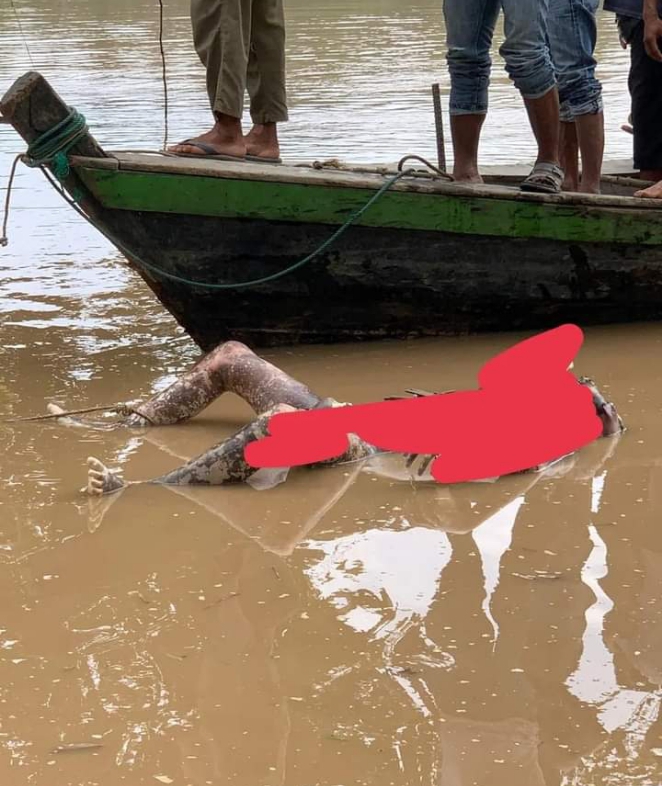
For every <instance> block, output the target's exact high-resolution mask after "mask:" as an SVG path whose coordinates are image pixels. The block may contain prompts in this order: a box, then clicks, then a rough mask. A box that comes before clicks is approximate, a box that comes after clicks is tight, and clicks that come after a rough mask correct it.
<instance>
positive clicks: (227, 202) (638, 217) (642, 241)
mask: <svg viewBox="0 0 662 786" xmlns="http://www.w3.org/2000/svg"><path fill="white" fill-rule="evenodd" d="M77 172H78V173H79V176H80V177H81V179H82V181H83V182H84V183H85V185H86V186H87V188H88V189H89V190H90V191H91V192H92V193H93V194H94V195H95V197H96V198H97V199H98V200H99V202H100V203H101V204H102V205H104V207H106V208H112V209H116V210H122V211H134V212H140V213H144V212H152V213H167V214H171V215H177V216H179V217H180V220H181V221H182V222H185V221H188V220H190V218H191V217H193V216H209V217H215V218H218V219H222V220H228V219H245V220H249V219H252V220H261V221H272V222H274V223H282V222H296V223H302V222H303V223H309V224H317V225H319V224H323V225H328V226H338V225H339V224H342V223H343V222H344V221H345V220H346V219H347V217H348V216H349V215H351V214H352V212H354V211H355V210H357V209H358V208H361V207H362V206H363V205H365V203H366V192H365V190H363V189H359V188H354V189H352V188H336V189H332V188H328V187H327V186H319V185H317V186H314V185H311V184H300V183H273V182H271V183H270V182H262V181H244V180H228V179H222V178H209V177H201V176H195V177H191V176H186V175H184V176H180V175H175V174H165V173H145V172H127V171H123V170H120V171H118V172H113V171H107V170H98V169H88V168H85V169H78V170H77ZM357 224H358V225H359V226H366V227H373V228H375V229H379V228H383V229H402V230H408V231H437V232H452V233H457V234H462V235H483V236H494V237H510V238H512V239H513V240H515V239H519V238H541V239H549V240H560V241H564V242H573V243H578V242H598V243H616V244H619V245H633V244H634V245H650V246H655V245H657V246H662V210H657V211H648V212H646V211H642V210H633V209H629V210H622V209H619V208H614V207H611V208H602V209H599V208H597V207H596V206H586V205H565V204H556V205H551V204H547V203H536V202H529V201H524V202H520V201H518V200H498V199H489V198H485V197H474V196H471V197H470V196H467V195H464V196H460V195H458V194H446V193H444V194H435V193H429V192H424V193H420V192H418V193H413V192H400V191H394V192H390V193H386V194H385V195H384V196H383V197H382V198H381V199H380V200H379V201H378V202H377V203H376V204H374V205H373V206H372V207H371V208H370V210H369V211H367V212H366V213H365V214H364V215H363V216H362V217H361V218H360V219H359V220H358V222H357ZM311 250H312V249H311Z"/></svg>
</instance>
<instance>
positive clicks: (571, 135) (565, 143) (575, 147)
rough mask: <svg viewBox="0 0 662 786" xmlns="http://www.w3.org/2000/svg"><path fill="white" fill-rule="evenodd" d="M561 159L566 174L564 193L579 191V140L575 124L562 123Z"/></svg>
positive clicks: (560, 138)
mask: <svg viewBox="0 0 662 786" xmlns="http://www.w3.org/2000/svg"><path fill="white" fill-rule="evenodd" d="M559 159H560V163H561V169H563V172H564V173H565V179H564V180H563V190H564V191H579V140H578V139H577V126H576V124H575V123H574V122H561V135H560V137H559Z"/></svg>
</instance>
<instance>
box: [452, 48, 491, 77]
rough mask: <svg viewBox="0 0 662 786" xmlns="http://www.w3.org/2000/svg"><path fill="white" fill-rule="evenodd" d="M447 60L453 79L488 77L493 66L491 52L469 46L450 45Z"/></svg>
mask: <svg viewBox="0 0 662 786" xmlns="http://www.w3.org/2000/svg"><path fill="white" fill-rule="evenodd" d="M446 61H447V63H448V70H449V72H450V75H451V79H465V80H471V81H479V80H483V79H487V78H489V75H490V69H491V67H492V61H491V59H490V55H489V52H479V51H477V50H475V49H472V48H469V47H460V46H453V47H449V49H448V54H447V55H446Z"/></svg>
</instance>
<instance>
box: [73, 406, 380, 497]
mask: <svg viewBox="0 0 662 786" xmlns="http://www.w3.org/2000/svg"><path fill="white" fill-rule="evenodd" d="M319 405H320V406H334V405H336V402H333V401H331V400H330V399H327V400H324V401H321V402H319ZM296 411H297V408H296V407H293V406H290V405H288V404H277V405H276V406H274V407H271V408H270V409H269V410H267V411H266V412H263V413H262V414H261V415H260V416H259V417H258V418H256V419H255V420H254V421H252V422H251V423H249V424H248V425H246V426H244V427H243V428H242V429H240V430H239V431H238V432H237V433H236V434H234V435H233V436H232V437H230V438H229V439H226V440H223V441H222V442H220V443H219V444H218V445H215V446H214V447H212V448H210V449H209V450H206V451H205V452H204V453H202V454H201V455H199V456H197V457H196V458H193V459H191V460H190V461H187V462H186V463H185V464H183V465H182V466H181V467H178V468H177V469H174V470H172V471H171V472H168V473H166V474H165V475H162V476H161V477H158V478H154V479H153V480H149V481H145V482H147V483H150V484H158V485H164V486H196V485H198V486H199V485H204V486H224V485H229V484H234V483H243V482H244V481H246V480H248V479H249V478H250V477H251V476H252V475H254V474H255V473H256V472H257V471H258V467H253V466H252V465H250V464H249V463H248V462H247V461H246V459H245V457H244V455H245V450H246V447H247V446H248V445H250V444H251V443H252V442H255V441H256V440H259V439H263V438H265V437H267V436H268V435H269V429H268V427H269V421H270V420H271V418H272V417H273V416H274V415H279V414H283V413H286V412H296ZM349 437H350V438H349V447H348V449H347V450H346V451H345V452H344V453H343V454H342V455H341V456H338V457H337V458H334V459H332V460H327V461H320V462H318V463H316V464H311V465H310V466H320V467H321V466H332V465H335V464H342V463H345V462H355V461H360V460H362V459H366V458H369V457H370V456H373V455H374V454H375V453H376V450H375V448H374V447H373V446H371V445H368V444H367V443H365V442H363V441H362V440H360V439H358V438H356V437H354V436H353V435H349ZM88 467H89V469H88V484H87V493H88V494H90V495H92V496H102V495H104V494H111V493H114V492H116V491H120V490H122V489H123V488H125V486H126V485H127V484H126V483H125V482H124V480H123V479H122V477H121V473H120V472H118V471H114V470H111V469H108V467H106V466H105V465H104V464H102V463H101V462H100V461H99V459H97V458H94V457H90V458H88ZM139 482H140V481H138V483H139ZM131 485H136V482H135V481H134V482H132V483H131Z"/></svg>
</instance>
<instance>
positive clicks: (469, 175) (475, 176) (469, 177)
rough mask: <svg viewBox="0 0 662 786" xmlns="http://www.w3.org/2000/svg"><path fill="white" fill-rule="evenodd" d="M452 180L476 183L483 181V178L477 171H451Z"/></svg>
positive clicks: (460, 182)
mask: <svg viewBox="0 0 662 786" xmlns="http://www.w3.org/2000/svg"><path fill="white" fill-rule="evenodd" d="M453 181H454V182H455V183H459V184H460V185H461V184H462V183H466V184H469V185H471V184H478V185H480V184H481V183H483V182H484V181H483V178H482V177H481V175H480V173H479V172H457V173H456V172H453Z"/></svg>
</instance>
